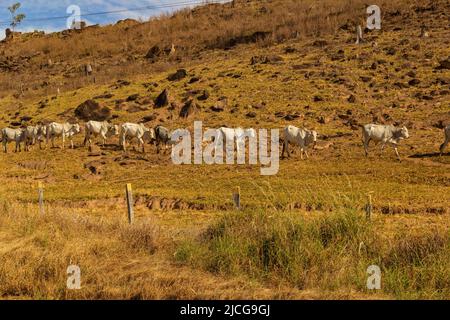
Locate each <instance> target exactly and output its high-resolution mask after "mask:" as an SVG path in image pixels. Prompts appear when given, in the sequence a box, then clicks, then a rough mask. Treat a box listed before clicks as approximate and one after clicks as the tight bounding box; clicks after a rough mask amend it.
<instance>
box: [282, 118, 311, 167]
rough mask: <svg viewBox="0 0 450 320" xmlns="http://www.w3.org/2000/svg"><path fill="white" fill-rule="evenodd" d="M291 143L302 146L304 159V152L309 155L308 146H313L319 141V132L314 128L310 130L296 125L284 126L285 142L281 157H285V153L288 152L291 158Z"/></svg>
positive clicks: (301, 151) (301, 155) (301, 154)
mask: <svg viewBox="0 0 450 320" xmlns="http://www.w3.org/2000/svg"><path fill="white" fill-rule="evenodd" d="M289 143H292V144H295V145H298V146H299V147H300V158H301V159H302V160H303V152H304V153H305V155H306V158H308V157H309V155H308V150H307V149H308V146H309V145H311V144H312V145H313V147H314V146H315V145H316V143H317V132H316V131H314V130H308V129H303V128H297V127H294V126H287V127H286V128H284V143H283V152H282V153H281V157H282V158H284V153H285V152H287V155H288V157H289V158H290V156H291V155H290V153H289Z"/></svg>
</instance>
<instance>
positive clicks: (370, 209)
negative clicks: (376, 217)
mask: <svg viewBox="0 0 450 320" xmlns="http://www.w3.org/2000/svg"><path fill="white" fill-rule="evenodd" d="M368 198H369V199H368V200H369V202H368V203H367V205H366V218H367V220H370V219H372V212H373V206H372V193H371V192H370V193H369V194H368Z"/></svg>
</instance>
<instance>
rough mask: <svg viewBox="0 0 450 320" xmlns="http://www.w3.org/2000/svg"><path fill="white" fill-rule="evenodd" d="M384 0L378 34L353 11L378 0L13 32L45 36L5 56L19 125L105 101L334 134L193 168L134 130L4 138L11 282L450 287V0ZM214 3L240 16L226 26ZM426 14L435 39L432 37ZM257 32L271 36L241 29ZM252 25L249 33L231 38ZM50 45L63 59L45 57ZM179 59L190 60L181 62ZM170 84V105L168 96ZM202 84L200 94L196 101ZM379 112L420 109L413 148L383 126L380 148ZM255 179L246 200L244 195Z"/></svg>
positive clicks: (106, 287) (185, 122)
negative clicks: (370, 131)
mask: <svg viewBox="0 0 450 320" xmlns="http://www.w3.org/2000/svg"><path fill="white" fill-rule="evenodd" d="M314 3H315V4H314ZM321 3H322V2H321ZM385 3H386V4H385V6H384V7H383V4H380V7H381V9H382V12H383V20H382V21H383V25H382V29H381V30H380V31H371V32H368V33H366V34H365V39H366V41H365V42H364V43H363V44H361V45H355V44H354V41H355V36H354V25H352V24H351V23H354V22H355V21H362V20H361V19H364V17H365V7H364V5H363V2H361V1H345V0H342V1H338V0H336V1H324V2H323V4H321V5H318V4H317V2H312V1H304V2H297V1H276V0H272V1H269V0H267V1H237V2H236V7H231V6H230V5H226V6H223V7H222V6H216V5H214V6H205V7H202V8H200V9H196V10H195V11H194V13H189V11H182V12H180V13H178V14H177V15H175V18H170V17H160V18H158V19H156V20H155V21H150V22H148V23H143V24H138V25H133V26H128V27H124V26H120V25H116V26H108V27H105V28H103V27H102V28H98V29H91V30H89V29H88V30H85V31H81V32H80V33H76V34H73V35H69V36H67V37H63V38H61V37H60V36H58V35H51V36H48V37H47V38H26V37H24V38H21V39H14V40H13V41H12V42H9V43H8V42H5V43H2V44H0V52H3V56H2V59H3V57H4V56H5V55H6V56H10V57H12V58H11V59H12V60H14V59H16V58H17V57H19V56H21V55H22V56H23V55H30V54H32V52H41V53H40V54H39V55H37V56H36V58H32V59H31V60H27V61H28V62H27V65H25V66H23V67H22V66H20V67H19V69H18V70H16V71H8V70H4V69H2V72H1V73H0V88H2V91H1V93H0V94H1V96H0V126H1V127H6V126H9V127H19V126H21V125H22V126H23V125H28V124H36V123H38V122H46V121H58V122H63V121H77V122H80V123H81V122H82V121H79V120H78V119H77V118H76V116H75V113H74V111H75V109H76V108H77V106H79V105H80V104H81V103H83V102H84V101H86V100H89V99H92V100H94V101H97V102H98V103H99V104H100V106H102V107H107V108H109V109H110V110H111V113H112V120H111V122H113V123H116V124H120V123H123V122H127V121H130V122H141V121H142V122H145V124H146V125H147V126H149V127H154V126H156V125H158V124H162V125H164V126H166V127H167V128H169V129H171V130H174V129H176V128H189V129H192V128H193V123H194V121H197V120H201V121H203V125H204V126H205V127H210V128H216V127H220V126H230V127H237V126H242V127H247V128H250V127H251V128H255V129H258V128H265V129H271V128H279V129H282V128H283V127H284V126H286V125H287V124H293V125H296V126H305V127H307V128H314V129H315V130H317V131H318V133H319V135H320V136H319V140H320V141H319V147H321V148H317V149H316V150H313V151H312V152H311V155H310V158H309V159H308V160H300V154H299V152H298V151H297V152H295V153H294V154H293V155H292V157H291V158H290V159H283V160H281V161H280V169H279V172H278V174H277V175H274V176H261V175H260V166H259V165H257V166H254V165H206V164H205V165H181V166H177V165H174V164H173V163H172V160H171V157H170V152H167V153H165V154H156V149H155V147H154V146H151V145H147V146H146V153H145V154H142V153H141V152H139V151H138V150H137V148H135V149H133V148H131V150H129V151H127V152H123V151H121V150H120V148H119V147H118V146H117V144H118V140H117V138H113V139H111V140H110V141H108V144H107V145H106V146H104V147H101V146H100V145H98V146H95V147H94V150H88V148H86V147H83V146H82V142H83V134H81V135H79V136H77V137H76V138H75V149H68V148H67V149H65V150H61V149H60V148H59V147H57V148H51V147H50V145H49V146H47V147H46V148H45V149H43V150H40V149H39V147H37V146H34V147H33V148H32V150H31V151H30V152H20V153H14V152H13V146H12V144H11V145H9V146H8V153H7V154H3V153H2V154H0V298H2V299H30V298H31V299H449V298H450V219H449V215H450V209H449V207H450V206H449V204H450V171H449V168H450V147H448V149H447V150H446V151H445V153H444V154H443V156H442V157H439V146H440V144H441V143H442V142H443V141H444V136H443V130H442V128H443V126H444V125H445V124H449V123H450V99H449V97H450V95H449V94H450V91H449V90H450V88H449V84H450V71H449V68H448V65H449V64H450V62H449V59H450V46H449V42H450V32H449V28H448V18H449V12H448V10H447V9H446V8H448V1H433V2H430V3H429V4H423V2H422V1H417V2H416V1H412V2H411V1H399V2H397V4H396V5H395V6H394V5H390V4H388V3H387V2H385ZM262 8H265V9H262ZM305 8H310V9H309V10H310V13H303V12H305V10H306V9H305ZM265 10H267V11H268V12H269V13H265V12H266V11H265ZM289 12H292V13H296V12H302V15H297V16H296V17H295V18H292V17H290V15H289ZM306 12H307V11H306ZM311 12H312V13H311ZM333 12H339V14H336V15H333ZM270 14H273V16H270ZM192 15H193V16H194V17H196V18H192ZM211 17H213V18H215V19H216V21H217V25H219V26H222V27H221V28H217V29H214V30H212V29H213V28H208V29H207V30H209V31H210V33H208V32H207V31H206V28H207V22H208V21H210V20H211ZM243 17H251V18H248V19H247V20H246V19H244V18H243ZM270 17H272V18H273V17H277V19H270ZM244 20H245V21H247V23H246V24H244V23H242V24H238V23H237V21H244ZM268 21H271V22H270V23H269V22H268ZM323 21H324V22H323ZM322 22H323V23H322ZM358 23H360V22H358ZM446 23H447V25H446ZM155 24H158V26H159V27H160V28H155ZM422 25H425V26H426V28H427V30H428V31H429V34H430V36H429V37H426V38H424V37H420V28H421V26H422ZM345 26H347V27H345ZM151 28H153V29H152V30H154V31H153V32H152V33H150V32H149V30H151ZM296 30H297V31H300V35H297V34H296V35H295V36H294V35H293V34H294V33H295V32H296ZM318 30H320V32H319V31H318ZM257 31H260V32H263V31H264V32H271V36H270V37H269V38H267V39H265V40H264V41H262V40H260V39H259V40H258V41H256V42H255V41H247V40H248V39H247V40H245V37H244V40H242V39H243V35H248V34H250V35H251V34H253V33H254V32H257ZM302 31H304V32H302ZM119 35H120V36H121V39H123V38H126V39H127V40H126V41H123V42H120V43H119V41H117V40H116V39H117V37H118V36H119ZM140 35H145V37H144V38H143V39H144V40H145V41H137V40H136V39H137V37H139V36H140ZM197 35H198V37H197ZM122 37H123V38H122ZM236 38H238V39H240V40H239V41H242V42H239V41H237V43H234V42H233V41H232V43H233V44H234V45H233V46H227V45H224V44H227V43H228V44H229V41H230V39H235V41H236ZM93 39H95V41H96V45H94V43H93V42H92V40H93ZM97 39H98V42H97ZM218 39H220V41H219V40H218ZM63 42H64V45H63V44H62V43H63ZM172 42H173V43H175V45H176V46H177V47H178V48H180V49H179V50H177V53H176V54H175V56H170V57H165V56H164V57H160V58H158V60H157V61H156V62H154V63H150V62H149V61H147V60H146V59H145V58H144V55H145V54H146V52H147V51H148V49H149V48H150V47H152V46H153V45H154V44H162V45H163V46H164V45H167V43H172ZM89 43H90V44H91V47H89V48H88V47H86V44H89ZM143 43H146V46H145V47H144V45H143ZM69 44H70V45H69ZM72 46H78V47H80V48H83V49H82V50H80V51H79V52H78V51H74V50H70V49H69V48H71V47H72ZM224 48H225V49H226V50H225V49H224ZM127 52H128V53H127ZM130 56H131V57H133V58H130ZM258 57H263V58H265V59H259V58H258ZM50 58H51V59H52V60H53V61H54V62H57V63H56V64H55V66H53V67H51V68H47V67H44V68H41V67H40V65H41V64H43V63H45V61H47V60H48V59H50ZM11 59H10V60H11ZM33 59H36V60H35V61H34V60H33ZM93 60H95V61H97V62H95V63H93V62H92V61H93ZM14 61H15V60H14ZM445 61H447V62H445ZM0 62H1V61H0ZM84 63H93V64H94V65H95V66H97V67H96V68H94V69H95V72H94V76H95V77H96V82H95V83H93V77H85V76H83V75H82V72H78V71H76V70H79V68H81V67H82V65H83V64H84ZM445 63H447V64H445ZM0 65H1V63H0ZM445 65H446V66H447V67H446V68H445V67H443V66H445ZM99 66H101V67H99ZM181 68H183V69H185V70H186V76H185V77H183V78H181V79H180V80H177V81H171V80H169V79H168V77H169V76H170V75H172V74H173V73H174V72H176V71H177V70H178V69H181ZM21 82H22V83H25V90H23V92H22V93H19V92H18V89H17V84H18V83H21ZM44 82H45V83H46V84H45V85H43V83H44ZM58 87H60V88H61V92H60V94H59V95H57V94H56V88H58ZM164 89H168V91H169V94H170V101H171V103H170V104H169V106H165V107H161V108H158V107H157V106H155V104H154V100H155V99H156V97H157V96H158V95H159V94H160V93H161V92H162V91H163V90H164ZM205 91H206V93H205ZM189 99H193V100H194V101H195V103H196V104H197V109H196V110H195V112H194V113H193V114H192V115H190V116H189V117H188V118H187V119H184V118H181V117H180V116H179V113H180V109H181V108H182V107H183V105H184V104H185V102H186V101H188V100H189ZM370 122H376V123H383V124H395V125H406V126H407V127H408V129H409V133H410V138H409V139H407V140H404V141H402V142H401V144H400V147H399V152H400V155H401V157H402V162H398V161H397V160H396V158H395V153H394V151H393V149H392V148H389V147H388V148H386V149H385V150H384V151H383V153H381V151H380V149H379V146H377V147H375V146H374V145H373V144H372V145H371V153H370V155H369V157H368V158H366V157H365V156H364V149H363V146H362V142H361V128H360V125H362V124H365V123H370ZM60 143H61V141H60V140H57V144H58V146H59V145H60ZM39 182H41V183H42V184H43V185H44V197H45V209H46V212H45V214H44V215H41V214H40V213H39V208H38V203H37V194H38V192H37V185H38V183H39ZM127 183H131V184H132V186H133V190H134V198H135V199H134V200H135V214H136V220H135V222H134V224H133V225H131V226H130V225H129V224H128V221H127V210H126V203H125V185H126V184H127ZM237 186H239V187H240V188H241V197H242V207H243V208H242V210H241V211H237V210H235V209H234V208H233V203H232V193H233V192H234V190H235V188H236V187H237ZM369 193H370V194H371V195H372V199H373V207H374V214H373V217H372V219H371V220H370V221H368V220H366V219H365V211H364V207H365V205H366V204H367V199H368V194H369ZM71 264H76V265H79V266H80V268H81V272H82V275H81V285H82V288H81V289H80V290H68V289H67V287H66V280H67V274H66V268H67V266H69V265H71ZM370 265H378V266H380V268H381V271H382V288H381V289H380V290H368V289H367V288H366V279H367V277H368V274H367V273H366V269H367V267H368V266H370Z"/></svg>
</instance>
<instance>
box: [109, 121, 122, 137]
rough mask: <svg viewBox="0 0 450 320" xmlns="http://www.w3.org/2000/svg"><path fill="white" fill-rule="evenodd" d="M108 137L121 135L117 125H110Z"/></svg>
mask: <svg viewBox="0 0 450 320" xmlns="http://www.w3.org/2000/svg"><path fill="white" fill-rule="evenodd" d="M108 135H109V136H118V135H119V126H118V125H117V124H109V125H108Z"/></svg>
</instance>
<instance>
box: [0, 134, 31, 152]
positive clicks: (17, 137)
mask: <svg viewBox="0 0 450 320" xmlns="http://www.w3.org/2000/svg"><path fill="white" fill-rule="evenodd" d="M24 138H25V135H24V129H22V128H20V129H11V128H4V129H2V130H1V137H0V141H2V142H3V151H4V152H5V153H7V151H8V150H7V145H8V142H13V141H14V142H15V143H16V150H15V151H16V152H18V151H22V150H21V147H20V143H21V142H23V141H24Z"/></svg>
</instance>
